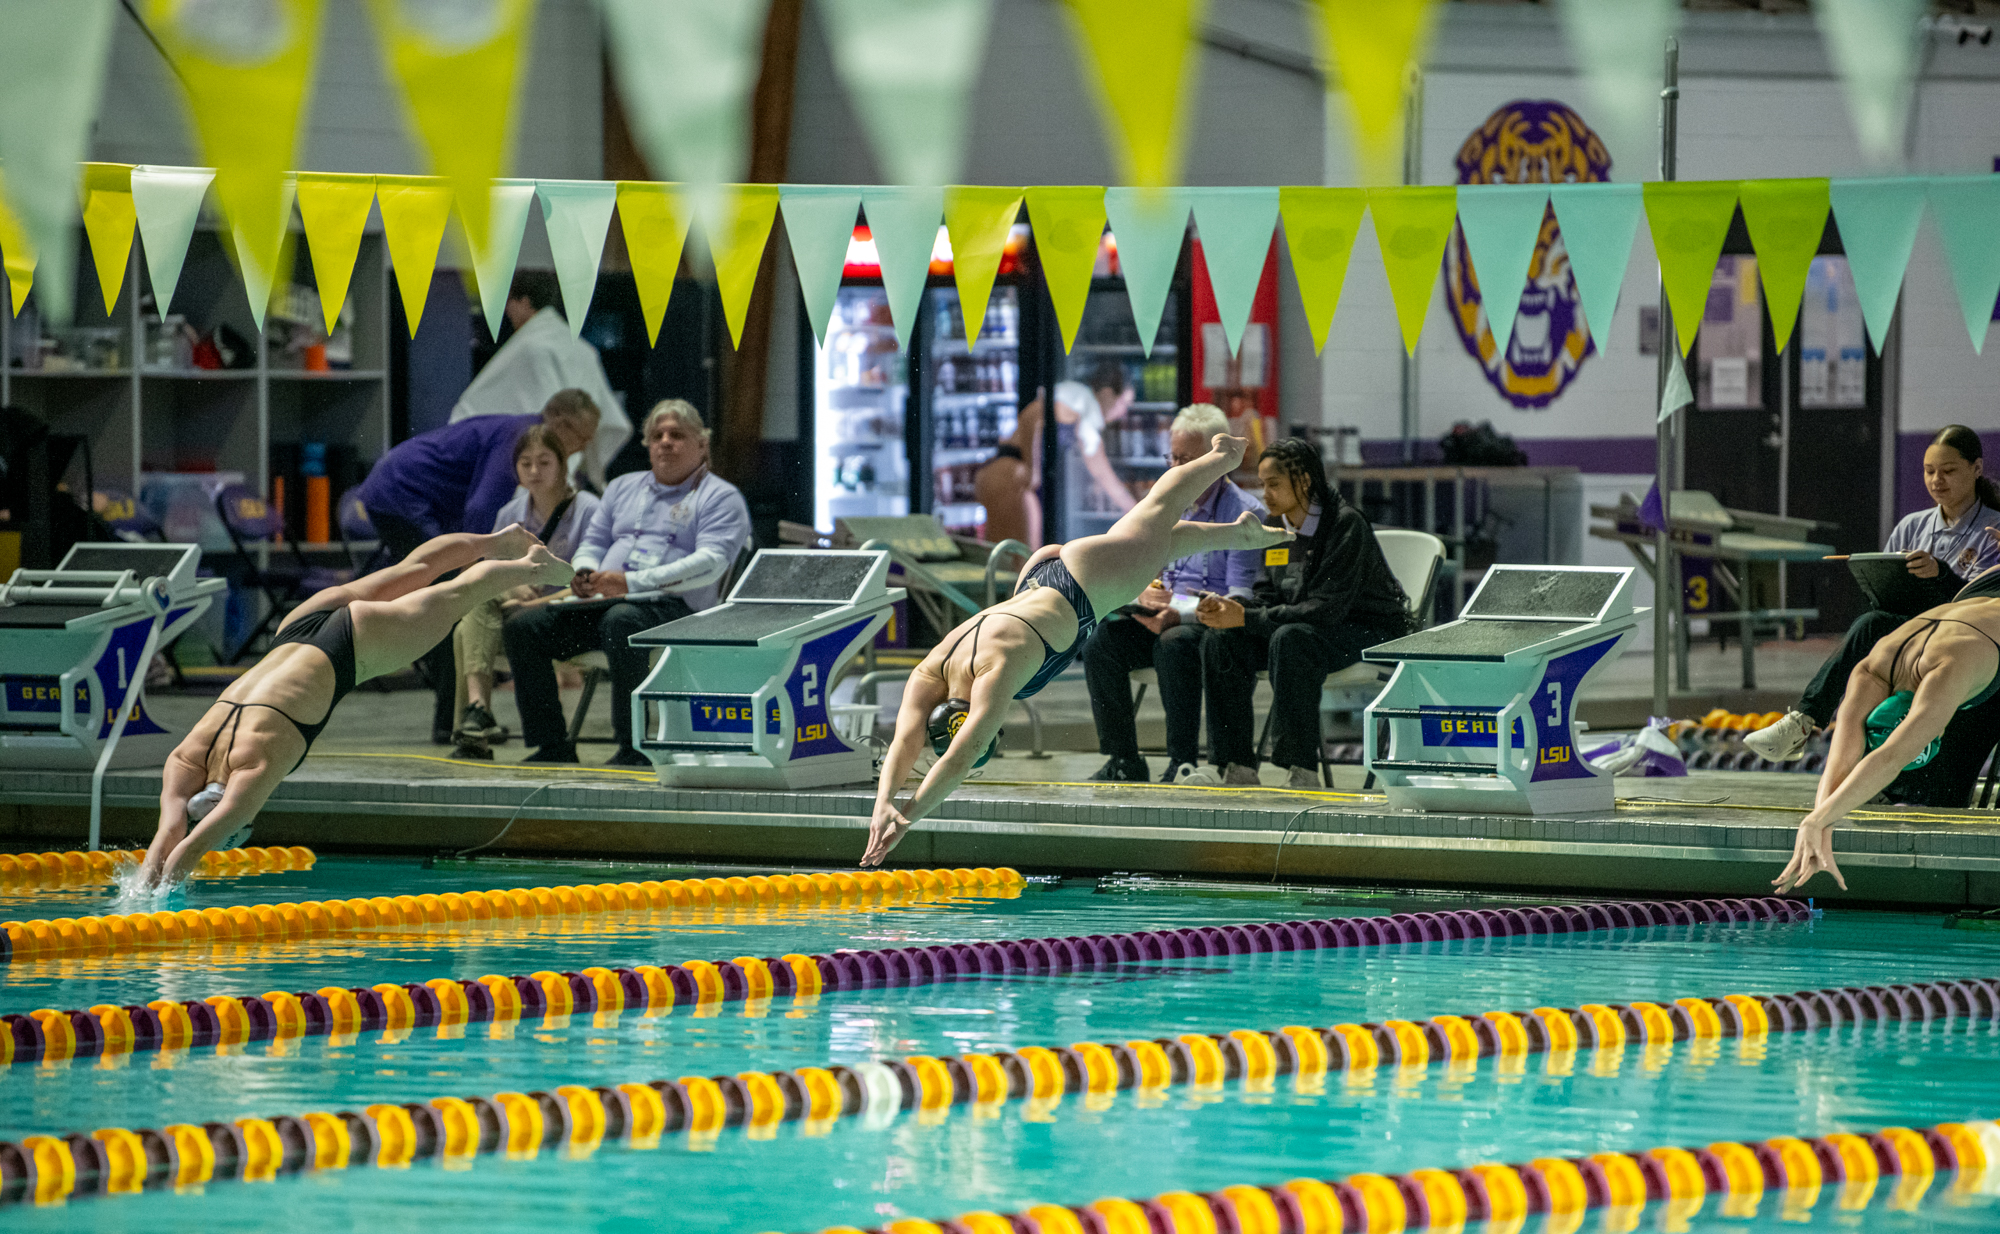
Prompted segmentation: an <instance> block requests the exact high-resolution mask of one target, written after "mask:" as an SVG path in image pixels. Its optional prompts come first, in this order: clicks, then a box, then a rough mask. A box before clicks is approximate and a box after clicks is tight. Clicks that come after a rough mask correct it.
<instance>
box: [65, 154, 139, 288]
mask: <svg viewBox="0 0 2000 1234" xmlns="http://www.w3.org/2000/svg"><path fill="white" fill-rule="evenodd" d="M78 188H79V190H80V191H79V196H81V197H82V199H83V234H84V235H86V236H88V237H89V238H90V259H91V261H92V262H93V263H94V264H95V265H96V266H97V286H98V290H99V291H101V292H102V293H103V295H104V311H105V312H106V313H109V312H110V311H111V310H112V308H113V307H114V306H115V305H116V304H117V303H118V293H119V292H121V291H123V290H124V289H125V267H126V265H127V264H128V263H129V262H130V261H131V260H132V228H133V225H134V224H135V223H137V222H138V212H137V211H136V210H135V209H134V208H133V205H132V168H131V165H130V164H127V163H85V164H84V165H83V179H82V183H81V184H80V185H79V186H78Z"/></svg>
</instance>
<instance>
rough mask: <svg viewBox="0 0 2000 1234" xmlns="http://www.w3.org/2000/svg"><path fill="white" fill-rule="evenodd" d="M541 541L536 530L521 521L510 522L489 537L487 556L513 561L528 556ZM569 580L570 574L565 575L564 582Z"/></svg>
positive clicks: (496, 559) (495, 559) (493, 559)
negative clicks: (523, 524) (525, 525)
mask: <svg viewBox="0 0 2000 1234" xmlns="http://www.w3.org/2000/svg"><path fill="white" fill-rule="evenodd" d="M540 543H541V541H540V540H539V539H537V538H536V536H535V533H534V532H532V531H529V530H528V529H527V528H526V527H523V526H521V525H520V524H519V523H509V524H507V525H506V526H505V527H502V528H501V529H500V530H498V531H496V532H494V533H493V534H492V535H490V536H488V537H487V542H486V553H485V556H486V558H487V560H489V561H512V560H514V559H515V558H516V557H524V556H526V555H527V552H528V550H529V549H531V548H534V547H535V546H536V545H539V544H540ZM568 581H569V578H568V576H564V578H563V582H565V583H567V582H568Z"/></svg>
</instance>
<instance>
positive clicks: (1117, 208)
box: [1104, 188, 1188, 357]
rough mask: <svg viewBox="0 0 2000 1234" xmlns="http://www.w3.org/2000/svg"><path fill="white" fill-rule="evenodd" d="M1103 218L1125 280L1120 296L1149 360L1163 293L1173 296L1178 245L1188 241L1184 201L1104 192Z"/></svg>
mask: <svg viewBox="0 0 2000 1234" xmlns="http://www.w3.org/2000/svg"><path fill="white" fill-rule="evenodd" d="M1104 215H1105V218H1106V219H1108V220H1109V221H1110V223H1111V235H1112V238H1113V239H1115V240H1116V241H1117V242H1118V269H1119V271H1120V272H1122V273H1123V274H1124V276H1125V296H1126V298H1127V299H1128V300H1130V301H1131V302H1132V320H1133V322H1134V323H1136V324H1137V325H1138V328H1139V344H1140V346H1142V347H1144V348H1145V349H1146V355H1147V356H1149V357H1150V356H1151V355H1152V354H1153V340H1154V338H1155V337H1156V336H1157V335H1158V334H1159V332H1160V316H1161V314H1162V313H1163V312H1164V311H1165V309H1166V306H1167V293H1168V292H1170V291H1172V290H1173V285H1174V268H1175V267H1176V266H1178V265H1179V264H1180V260H1181V242H1182V241H1183V240H1185V239H1186V238H1187V225H1188V199H1187V195H1186V194H1185V193H1184V192H1182V191H1181V190H1180V189H1172V188H1167V189H1138V188H1108V189H1105V190H1104Z"/></svg>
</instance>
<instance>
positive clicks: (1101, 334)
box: [1063, 278, 1186, 537]
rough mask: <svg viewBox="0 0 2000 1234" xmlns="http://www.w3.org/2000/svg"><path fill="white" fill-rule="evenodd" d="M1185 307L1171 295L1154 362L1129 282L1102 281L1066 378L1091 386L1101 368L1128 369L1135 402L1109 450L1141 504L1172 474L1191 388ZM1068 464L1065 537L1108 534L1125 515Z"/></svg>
mask: <svg viewBox="0 0 2000 1234" xmlns="http://www.w3.org/2000/svg"><path fill="white" fill-rule="evenodd" d="M1177 290H1178V289H1177ZM1180 301H1181V296H1180V295H1179V294H1175V295H1172V296H1169V297H1168V299H1167V303H1166V309H1165V312H1163V313H1162V314H1161V317H1160V328H1159V332H1158V333H1157V334H1156V335H1155V336H1154V342H1153V350H1152V354H1151V355H1150V356H1148V355H1147V352H1146V349H1145V348H1144V347H1143V346H1141V345H1140V342H1139V330H1138V326H1137V324H1136V323H1135V322H1134V320H1133V317H1132V308H1131V302H1130V301H1129V300H1128V299H1127V298H1126V295H1125V283H1124V280H1123V279H1116V278H1099V279H1096V280H1095V281H1093V283H1092V284H1091V294H1090V298H1089V299H1088V300H1086V301H1085V302H1084V309H1083V324H1082V326H1081V327H1080V329H1079V330H1078V332H1077V343H1076V345H1075V346H1074V347H1072V348H1070V351H1069V356H1068V360H1067V364H1066V366H1065V371H1064V374H1063V376H1064V378H1065V379H1066V380H1072V381H1081V382H1083V383H1084V384H1085V385H1089V384H1090V381H1091V375H1092V373H1093V372H1094V370H1096V368H1097V367H1098V366H1099V365H1101V364H1103V363H1104V362H1105V361H1107V360H1112V361H1116V362H1117V363H1118V365H1119V366H1120V367H1121V368H1123V369H1124V370H1125V375H1126V377H1127V379H1128V380H1129V381H1130V382H1131V383H1132V388H1133V390H1134V392H1135V398H1134V399H1133V402H1132V405H1131V407H1130V408H1129V409H1127V411H1126V414H1125V418H1124V419H1122V420H1119V421H1117V422H1114V423H1111V424H1107V425H1105V427H1104V452H1105V456H1106V458H1107V459H1109V461H1110V463H1111V469H1112V471H1113V472H1115V473H1116V474H1117V476H1118V478H1119V479H1120V480H1122V481H1124V483H1125V485H1126V487H1127V488H1128V489H1129V490H1130V491H1131V492H1132V495H1133V497H1135V498H1137V497H1139V496H1142V495H1143V494H1144V493H1145V491H1146V490H1147V489H1149V488H1151V487H1152V484H1153V482H1154V481H1155V480H1158V479H1159V478H1160V476H1161V474H1162V473H1164V472H1165V471H1166V469H1167V449H1168V448H1167V426H1168V425H1170V424H1172V423H1173V418H1174V415H1175V413H1177V412H1178V411H1179V410H1180V407H1181V403H1180V395H1181V388H1182V387H1183V386H1184V385H1185V384H1186V383H1185V380H1184V377H1183V374H1182V373H1181V372H1180V354H1181V347H1180V336H1181V329H1180V320H1181V315H1182V306H1181V303H1180ZM1063 466H1064V469H1065V470H1064V477H1063V492H1064V493H1065V494H1066V495H1067V496H1066V500H1067V503H1068V508H1067V509H1066V510H1065V512H1064V514H1065V517H1066V520H1067V521H1066V523H1065V524H1064V534H1065V535H1067V536H1070V537H1075V536H1081V535H1091V534H1094V533H1098V532H1103V531H1107V530H1109V529H1110V527H1111V525H1112V524H1113V523H1115V522H1117V521H1118V516H1119V514H1120V511H1118V510H1117V509H1115V508H1113V507H1112V505H1111V502H1110V499H1109V498H1107V497H1106V496H1105V495H1104V494H1102V493H1100V492H1099V491H1098V490H1097V487H1096V485H1095V483H1094V481H1093V480H1092V478H1091V476H1090V474H1089V473H1088V472H1087V471H1086V470H1085V468H1084V465H1083V463H1082V461H1081V460H1080V459H1079V458H1078V457H1076V456H1074V455H1071V456H1070V457H1067V458H1065V459H1064V461H1063Z"/></svg>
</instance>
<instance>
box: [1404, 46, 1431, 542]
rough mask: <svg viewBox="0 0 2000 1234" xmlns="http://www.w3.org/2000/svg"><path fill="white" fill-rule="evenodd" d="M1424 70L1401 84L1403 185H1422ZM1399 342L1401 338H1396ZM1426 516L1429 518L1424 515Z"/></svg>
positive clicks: (1413, 362) (1408, 407) (1412, 381)
mask: <svg viewBox="0 0 2000 1234" xmlns="http://www.w3.org/2000/svg"><path fill="white" fill-rule="evenodd" d="M1423 154H1424V71H1423V69H1421V68H1419V67H1418V66H1417V65H1416V64H1415V63H1414V62H1412V63H1411V65H1410V73H1409V76H1408V77H1407V78H1406V79H1405V80H1404V82H1403V183H1404V184H1422V183H1423V182H1424V163H1423ZM1397 341H1398V342H1401V341H1402V340H1401V337H1400V336H1398V339H1397ZM1402 394H1403V397H1402V430H1403V461H1404V462H1405V463H1413V462H1415V461H1416V458H1417V358H1416V356H1414V355H1412V354H1411V353H1409V352H1407V351H1405V352H1404V353H1403V390H1402ZM1426 517H1428V515H1427V516H1426Z"/></svg>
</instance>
